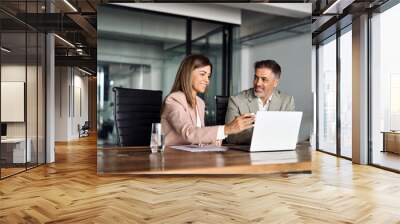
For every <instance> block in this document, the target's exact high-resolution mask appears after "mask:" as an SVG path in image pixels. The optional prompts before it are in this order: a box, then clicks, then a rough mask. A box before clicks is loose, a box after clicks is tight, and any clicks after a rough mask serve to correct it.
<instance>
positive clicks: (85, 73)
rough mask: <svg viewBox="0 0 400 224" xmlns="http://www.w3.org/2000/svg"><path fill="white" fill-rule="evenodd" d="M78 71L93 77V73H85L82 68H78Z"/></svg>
mask: <svg viewBox="0 0 400 224" xmlns="http://www.w3.org/2000/svg"><path fill="white" fill-rule="evenodd" d="M78 70H79V71H81V72H83V73H85V74H87V75H92V73H90V72H88V71H85V70H83V69H81V68H79V67H78Z"/></svg>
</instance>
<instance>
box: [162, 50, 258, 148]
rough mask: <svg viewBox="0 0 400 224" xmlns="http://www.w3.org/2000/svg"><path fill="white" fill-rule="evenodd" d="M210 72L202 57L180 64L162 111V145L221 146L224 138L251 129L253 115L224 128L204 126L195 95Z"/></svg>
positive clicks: (201, 108) (205, 84)
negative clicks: (163, 139) (163, 143)
mask: <svg viewBox="0 0 400 224" xmlns="http://www.w3.org/2000/svg"><path fill="white" fill-rule="evenodd" d="M211 72H212V65H211V63H210V61H209V60H208V58H207V57H205V56H203V55H190V56H187V57H186V58H185V59H184V60H183V61H182V63H181V65H180V66H179V69H178V72H177V74H176V77H175V82H174V85H173V86H172V90H171V93H170V94H169V95H168V96H167V97H166V98H165V101H164V104H163V108H162V113H161V124H162V129H163V132H164V134H165V145H186V144H199V145H202V144H215V145H221V143H222V140H223V139H224V138H225V137H226V136H227V135H230V134H236V133H239V132H241V131H243V130H245V129H248V128H250V127H252V123H253V122H254V115H251V114H245V115H242V116H240V117H237V118H236V119H234V120H233V121H232V122H231V123H228V124H225V125H219V126H209V127H205V126H204V108H205V105H204V102H203V100H202V99H201V98H200V97H198V96H197V93H204V92H205V91H206V89H207V87H208V84H209V81H210V76H211Z"/></svg>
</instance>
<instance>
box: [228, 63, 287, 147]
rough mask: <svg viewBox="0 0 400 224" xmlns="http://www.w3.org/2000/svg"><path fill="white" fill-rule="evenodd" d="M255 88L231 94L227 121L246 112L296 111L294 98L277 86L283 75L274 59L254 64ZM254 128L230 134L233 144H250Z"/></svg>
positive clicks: (230, 141) (229, 139)
mask: <svg viewBox="0 0 400 224" xmlns="http://www.w3.org/2000/svg"><path fill="white" fill-rule="evenodd" d="M254 70H255V75H254V80H253V88H251V89H248V90H244V91H242V92H240V93H239V94H238V95H236V96H231V97H230V99H229V103H228V108H227V111H226V116H225V123H228V122H231V121H232V120H233V119H235V117H237V116H240V115H242V114H245V113H254V114H255V113H257V111H294V107H295V106H294V98H293V96H288V95H286V94H284V93H281V92H280V91H279V90H277V89H276V87H277V86H278V84H279V80H280V76H281V67H280V66H279V64H278V63H276V62H275V61H274V60H263V61H258V62H256V63H255V64H254ZM252 134H253V129H252V128H251V129H247V130H245V131H242V132H240V133H238V134H234V135H230V136H228V139H227V140H228V142H229V143H232V144H246V145H248V144H250V142H251V137H252Z"/></svg>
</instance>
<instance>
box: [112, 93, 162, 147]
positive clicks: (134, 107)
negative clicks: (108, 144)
mask: <svg viewBox="0 0 400 224" xmlns="http://www.w3.org/2000/svg"><path fill="white" fill-rule="evenodd" d="M113 92H114V97H115V98H114V102H115V103H114V117H115V125H116V130H117V136H118V144H119V145H120V146H145V145H150V133H151V124H152V123H159V122H160V109H161V103H162V91H153V90H143V89H127V88H120V87H114V88H113Z"/></svg>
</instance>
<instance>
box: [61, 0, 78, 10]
mask: <svg viewBox="0 0 400 224" xmlns="http://www.w3.org/2000/svg"><path fill="white" fill-rule="evenodd" d="M64 2H65V4H67V5H68V6H69V7H70V8H71V9H72V10H74V12H78V10H77V9H76V8H75V7H74V6H73V5H72V4H71V3H69V1H68V0H64Z"/></svg>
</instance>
